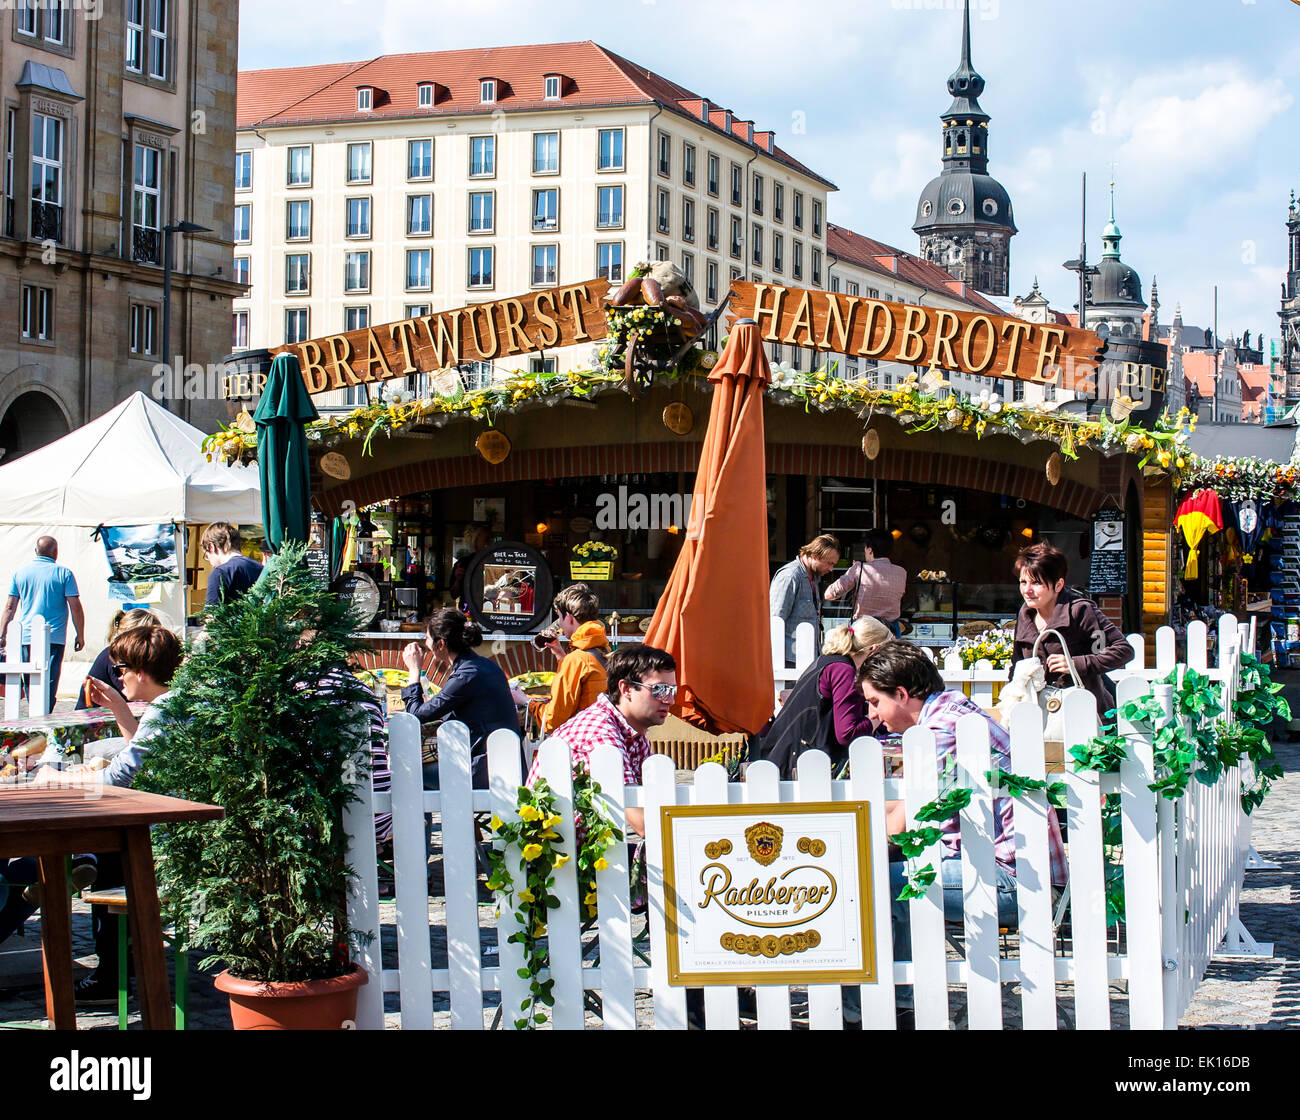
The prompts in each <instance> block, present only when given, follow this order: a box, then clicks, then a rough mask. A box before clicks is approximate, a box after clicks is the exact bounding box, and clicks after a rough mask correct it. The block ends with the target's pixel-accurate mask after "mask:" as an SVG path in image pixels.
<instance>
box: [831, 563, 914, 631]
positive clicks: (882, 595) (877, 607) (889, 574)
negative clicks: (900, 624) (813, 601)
mask: <svg viewBox="0 0 1300 1120" xmlns="http://www.w3.org/2000/svg"><path fill="white" fill-rule="evenodd" d="M855 587H856V588H857V602H856V603H854V604H853V617H854V618H862V617H863V616H864V615H870V616H871V617H872V618H879V619H881V620H883V621H885V622H893V621H895V620H896V619H897V618H898V613H899V610H900V609H901V603H902V601H903V592H904V591H905V590H906V588H907V571H906V569H904V568H900V567H899V566H898V565H897V564H895V563H894V562H893V561H891V560H886V559H885V558H884V557H883V556H882V557H881V558H880V559H879V560H870V561H867V562H865V563H864V562H863V561H861V560H858V561H855V562H854V563H852V564H850V565H849V567H848V570H847V571H845V573H844V574H843V575H842V576H840V578H839V579H837V580H836V581H835V582H834V583H832V584H831V585H830V587H828V588H827V589H826V594H827V596H828V597H829V598H831V599H843V598H844V597H845V596H846V595H848V594H850V593H852V591H853V589H854V588H855Z"/></svg>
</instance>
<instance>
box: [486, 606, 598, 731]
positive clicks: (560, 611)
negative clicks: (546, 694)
mask: <svg viewBox="0 0 1300 1120" xmlns="http://www.w3.org/2000/svg"><path fill="white" fill-rule="evenodd" d="M554 610H555V618H556V625H557V626H558V628H559V630H560V633H561V634H563V635H564V636H565V637H566V638H567V639H568V640H569V645H570V646H572V647H573V648H572V649H570V650H569V652H568V653H565V652H564V651H563V650H562V649H561V648H560V643H559V642H558V641H552V642H551V644H550V647H549V648H550V649H551V650H552V651H553V652H554V654H555V656H556V657H558V658H559V659H560V668H559V672H557V673H556V674H555V679H554V680H553V681H551V698H550V699H549V700H529V699H528V697H527V696H525V695H524V693H523V692H522V691H521V690H520V688H519V686H518V685H511V686H510V692H511V695H513V696H514V698H515V703H516V704H519V705H520V706H521V707H522V706H523V705H524V704H527V705H528V714H529V716H530V717H531V718H532V719H533V720H535V721H536V722H537V725H538V727H540V728H541V731H542V734H543V735H550V734H551V733H552V732H553V731H554V730H555V729H556V728H557V727H559V726H560V724H562V723H563V722H564V721H565V720H567V719H569V718H570V717H572V716H576V715H577V714H578V713H579V712H581V711H582V710H583V709H584V708H590V707H591V705H592V704H594V703H595V702H596V698H597V697H598V696H599V695H600V694H601V693H602V692H604V691H605V688H606V681H605V662H606V660H607V659H608V657H609V653H610V651H609V638H608V637H607V636H606V634H605V627H604V626H603V625H602V624H601V622H600V618H599V615H600V604H599V603H598V602H597V601H596V596H595V595H594V594H593V593H592V591H591V588H589V587H588V586H587V585H586V584H585V583H571V584H570V585H569V586H568V587H566V588H565V589H564V590H563V591H561V592H560V593H559V594H558V595H557V596H555V601H554Z"/></svg>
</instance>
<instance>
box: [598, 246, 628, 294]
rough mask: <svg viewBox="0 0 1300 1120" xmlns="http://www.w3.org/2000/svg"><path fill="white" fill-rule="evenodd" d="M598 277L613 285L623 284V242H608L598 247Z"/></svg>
mask: <svg viewBox="0 0 1300 1120" xmlns="http://www.w3.org/2000/svg"><path fill="white" fill-rule="evenodd" d="M596 275H597V276H601V277H603V278H604V279H606V280H608V281H609V282H610V283H611V284H621V283H622V282H623V242H621V241H606V242H602V243H601V244H599V245H597V246H596Z"/></svg>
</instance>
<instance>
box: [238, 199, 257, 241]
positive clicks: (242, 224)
mask: <svg viewBox="0 0 1300 1120" xmlns="http://www.w3.org/2000/svg"><path fill="white" fill-rule="evenodd" d="M252 224H253V208H252V207H251V206H249V205H248V203H244V204H243V205H242V206H236V207H235V228H234V235H235V240H236V241H237V242H239V243H240V244H246V243H248V242H249V241H251V240H252V239H253V238H252Z"/></svg>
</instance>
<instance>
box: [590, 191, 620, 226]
mask: <svg viewBox="0 0 1300 1120" xmlns="http://www.w3.org/2000/svg"><path fill="white" fill-rule="evenodd" d="M596 228H597V229H622V228H623V188H622V186H617V187H600V188H599V189H598V190H597V191H596Z"/></svg>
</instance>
